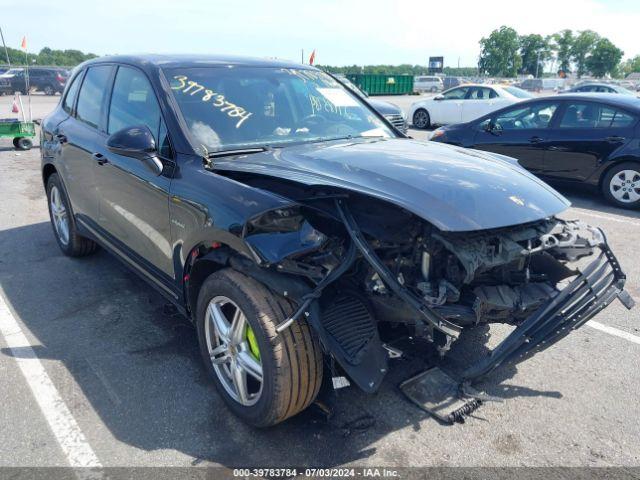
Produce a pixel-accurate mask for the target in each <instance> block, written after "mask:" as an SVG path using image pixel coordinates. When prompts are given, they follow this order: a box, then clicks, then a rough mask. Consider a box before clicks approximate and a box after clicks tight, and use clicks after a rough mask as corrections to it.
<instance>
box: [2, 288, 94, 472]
mask: <svg viewBox="0 0 640 480" xmlns="http://www.w3.org/2000/svg"><path fill="white" fill-rule="evenodd" d="M0 333H2V336H3V337H4V338H5V340H6V342H7V345H8V346H9V349H10V350H11V352H12V354H13V356H14V358H15V360H16V362H17V363H18V366H19V367H20V370H21V371H22V374H23V375H24V378H25V379H26V380H27V384H28V385H29V387H30V388H31V391H32V392H33V396H34V398H35V399H36V402H38V405H39V406H40V410H42V413H43V415H44V417H45V419H46V420H47V423H49V427H50V428H51V431H52V432H53V434H54V435H55V437H56V440H57V441H58V443H59V444H60V447H61V448H62V451H63V452H64V454H65V456H66V457H67V460H68V462H69V465H71V466H72V467H93V468H98V467H101V464H100V461H99V460H98V457H97V456H96V454H95V453H94V452H93V450H92V449H91V446H90V445H89V443H88V442H87V439H86V438H85V436H84V434H83V433H82V431H81V430H80V427H79V426H78V423H77V422H76V420H75V418H73V415H71V412H70V411H69V408H68V407H67V405H66V404H65V403H64V401H63V400H62V397H61V396H60V394H59V393H58V390H56V387H55V386H54V385H53V382H52V381H51V379H50V378H49V375H47V372H46V371H45V369H44V366H43V365H42V363H41V362H40V360H39V359H38V356H37V355H36V352H34V351H33V348H31V346H30V344H29V340H28V339H27V337H26V336H25V334H24V332H23V331H22V329H21V328H20V325H19V324H18V322H17V320H16V319H15V317H14V316H13V314H12V313H11V310H10V309H9V306H8V305H7V303H6V302H5V300H4V298H3V297H2V295H1V294H0Z"/></svg>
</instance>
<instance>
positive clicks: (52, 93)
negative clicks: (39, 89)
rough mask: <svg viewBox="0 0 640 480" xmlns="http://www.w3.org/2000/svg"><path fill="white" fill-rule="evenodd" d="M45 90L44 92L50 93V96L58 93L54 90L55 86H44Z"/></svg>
mask: <svg viewBox="0 0 640 480" xmlns="http://www.w3.org/2000/svg"><path fill="white" fill-rule="evenodd" d="M43 92H44V94H45V95H49V96H51V95H55V93H56V92H55V91H54V89H53V87H51V86H50V85H47V86H46V87H44V90H43Z"/></svg>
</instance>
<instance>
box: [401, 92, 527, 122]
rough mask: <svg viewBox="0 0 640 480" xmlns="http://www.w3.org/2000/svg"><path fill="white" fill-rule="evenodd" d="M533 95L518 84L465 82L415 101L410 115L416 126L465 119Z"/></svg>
mask: <svg viewBox="0 0 640 480" xmlns="http://www.w3.org/2000/svg"><path fill="white" fill-rule="evenodd" d="M531 97H532V95H531V94H530V93H528V92H526V91H524V90H521V89H519V88H517V87H511V86H500V85H478V84H471V85H463V86H460V87H455V88H452V89H450V90H447V91H446V92H444V93H442V94H439V95H436V96H434V97H430V98H426V99H424V100H420V101H418V102H416V103H414V104H413V105H411V109H410V111H409V118H411V120H412V122H413V126H414V127H416V128H429V127H430V126H431V125H447V124H450V123H459V122H466V121H469V120H473V119H474V118H478V117H479V116H481V115H484V114H486V113H489V112H491V111H494V110H497V109H499V108H502V107H506V106H507V105H512V104H514V103H516V102H519V101H521V100H524V99H527V98H531Z"/></svg>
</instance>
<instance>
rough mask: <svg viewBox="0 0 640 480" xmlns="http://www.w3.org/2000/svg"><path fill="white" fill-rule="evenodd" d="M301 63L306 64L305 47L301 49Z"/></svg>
mask: <svg viewBox="0 0 640 480" xmlns="http://www.w3.org/2000/svg"><path fill="white" fill-rule="evenodd" d="M300 63H301V64H303V65H304V48H302V49H300Z"/></svg>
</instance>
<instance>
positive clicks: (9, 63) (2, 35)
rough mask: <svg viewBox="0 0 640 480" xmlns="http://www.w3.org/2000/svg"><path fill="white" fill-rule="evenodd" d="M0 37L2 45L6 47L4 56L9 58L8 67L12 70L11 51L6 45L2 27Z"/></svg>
mask: <svg viewBox="0 0 640 480" xmlns="http://www.w3.org/2000/svg"><path fill="white" fill-rule="evenodd" d="M0 37H1V38H2V45H3V46H4V54H5V56H6V57H7V65H8V66H9V68H11V60H9V50H7V44H6V43H4V34H3V33H2V27H0Z"/></svg>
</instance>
